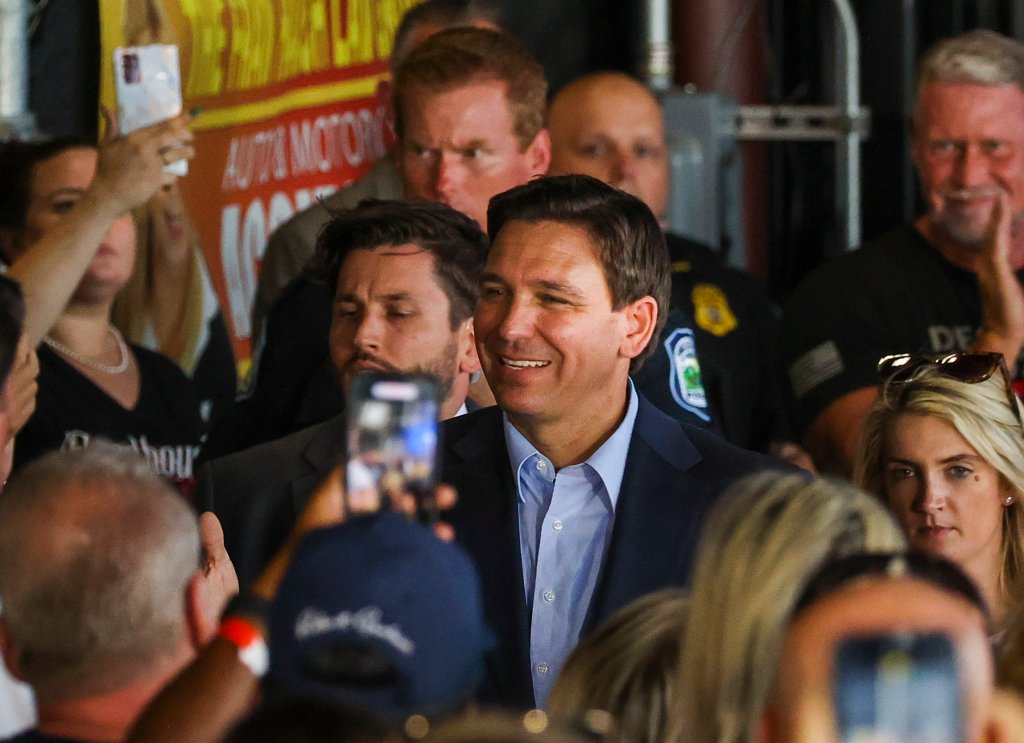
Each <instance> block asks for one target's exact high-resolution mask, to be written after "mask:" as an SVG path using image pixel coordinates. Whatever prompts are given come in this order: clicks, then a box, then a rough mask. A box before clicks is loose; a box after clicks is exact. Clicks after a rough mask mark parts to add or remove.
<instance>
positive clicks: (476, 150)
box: [0, 0, 1024, 743]
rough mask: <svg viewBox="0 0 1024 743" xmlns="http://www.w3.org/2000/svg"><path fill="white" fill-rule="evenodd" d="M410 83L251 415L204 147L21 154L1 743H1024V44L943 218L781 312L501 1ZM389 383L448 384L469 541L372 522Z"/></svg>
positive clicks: (993, 50)
mask: <svg viewBox="0 0 1024 743" xmlns="http://www.w3.org/2000/svg"><path fill="white" fill-rule="evenodd" d="M394 49H395V55H394V58H393V59H392V73H393V76H392V81H391V85H392V88H393V89H392V96H393V98H392V100H393V115H394V123H395V131H396V138H397V141H396V145H395V151H394V153H393V157H392V158H389V159H386V160H383V161H381V162H380V163H378V164H377V166H375V167H374V169H373V170H372V171H370V173H369V174H368V175H367V176H366V177H365V179H363V180H361V181H357V182H356V183H354V184H352V185H350V186H347V187H345V188H342V189H340V190H338V191H337V192H335V193H334V194H333V195H331V196H330V197H328V198H327V199H325V200H324V201H322V202H318V203H316V204H314V205H312V206H311V207H309V208H308V209H307V210H305V211H303V212H300V213H299V214H297V215H296V216H295V217H293V218H292V219H291V220H290V221H288V222H285V223H284V224H282V225H281V226H280V227H279V228H278V229H277V231H276V232H275V233H274V235H272V237H271V239H270V241H269V243H268V246H267V250H266V255H265V258H264V260H263V265H262V268H261V274H260V282H259V289H258V293H257V297H256V298H255V300H256V301H255V313H256V317H255V318H254V327H256V328H259V336H260V337H259V339H258V343H257V352H256V364H255V372H254V374H255V379H254V382H253V384H252V385H251V389H250V393H249V394H248V396H247V397H245V398H244V399H235V397H236V396H235V386H236V385H235V379H234V368H235V364H234V359H233V357H232V351H231V344H230V341H229V336H228V332H227V326H226V325H225V321H224V318H223V316H222V314H221V312H220V309H219V307H218V304H217V300H216V296H215V294H214V293H213V291H212V289H211V284H210V280H209V278H208V275H207V270H206V266H205V263H204V260H205V258H204V253H203V250H202V247H201V246H200V245H199V242H198V238H197V236H196V233H195V230H194V228H193V227H192V225H191V221H190V218H189V215H188V214H187V211H186V210H185V207H184V202H183V201H182V199H181V195H180V193H179V191H178V186H177V184H176V182H175V181H174V177H173V176H169V175H168V174H167V172H166V171H165V169H164V168H165V166H166V165H168V164H170V163H173V162H176V161H178V160H181V159H188V158H192V157H193V156H200V157H201V156H202V155H201V153H198V155H197V153H196V152H195V151H194V147H193V143H192V135H191V133H190V132H189V124H190V116H189V115H187V114H183V115H181V116H179V117H176V118H174V119H171V120H169V121H167V122H164V123H162V124H157V125H155V126H152V127H149V128H145V129H140V130H137V131H135V132H132V133H130V134H127V135H119V134H118V132H117V130H116V124H114V123H111V125H110V127H109V130H108V132H107V135H106V137H105V138H104V139H103V141H102V142H100V143H99V144H98V145H97V144H95V143H90V142H84V141H80V140H64V139H56V140H45V141H41V142H24V143H19V142H11V143H5V144H3V145H0V173H2V174H3V175H2V177H0V257H2V259H3V260H4V262H5V263H6V265H7V270H6V273H4V274H0V382H2V385H0V390H2V391H0V444H2V447H3V448H2V452H0V480H2V482H3V486H2V487H3V489H2V492H0V652H2V655H3V660H4V665H5V666H6V669H7V671H6V673H5V674H2V675H0V739H3V740H11V741H17V742H18V743H31V742H32V741H45V742H49V743H97V742H102V743H109V742H114V741H141V742H151V743H153V742H158V741H168V742H177V741H190V742H196V743H203V742H204V741H209V742H211V743H213V742H214V741H237V742H242V741H339V742H340V741H353V742H363V741H366V742H369V741H375V742H390V741H396V742H397V741H403V740H425V741H431V742H433V743H448V742H455V741H465V742H467V743H468V742H471V741H494V742H495V743H498V742H504V741H509V742H513V743H514V742H517V741H536V742H537V743H544V742H545V741H552V742H558V743H562V742H564V743H574V742H580V741H603V742H604V743H633V742H641V743H683V741H700V742H701V743H704V742H714V743H804V742H810V741H814V742H815V743H818V742H828V741H836V743H839V742H840V741H855V740H880V741H901V742H907V743H910V742H911V741H935V742H937V743H945V742H946V741H948V742H949V743H954V742H961V743H982V742H993V741H1024V600H1022V594H1021V591H1022V581H1024V516H1022V515H1021V513H1022V512H1021V509H1022V508H1024V405H1022V403H1021V400H1020V399H1019V398H1018V395H1017V385H1018V382H1017V380H1018V377H1019V376H1021V367H1020V363H1019V359H1020V357H1021V353H1022V350H1024V289H1022V285H1021V281H1024V273H1022V271H1024V46H1022V45H1021V44H1020V43H1018V42H1016V41H1013V40H1011V39H1008V38H1005V37H1003V36H1000V35H998V34H995V33H993V32H987V31H974V32H970V33H968V34H965V35H962V36H959V37H956V38H952V39H947V40H944V41H941V42H939V43H938V44H937V45H936V46H935V47H934V48H933V49H931V50H929V51H928V52H927V54H926V55H925V56H924V57H923V58H922V60H921V63H920V71H919V82H918V87H917V95H916V100H915V105H914V109H913V117H912V127H913V129H912V133H913V156H914V162H915V165H916V167H917V169H918V172H919V175H920V176H921V182H922V186H923V189H924V194H925V197H926V205H927V210H926V212H925V213H924V214H922V215H921V216H920V218H919V219H918V220H917V221H916V222H915V223H914V224H913V225H907V226H904V227H901V228H898V229H897V230H895V231H894V232H893V233H890V234H888V235H886V236H884V237H882V238H880V239H879V240H878V241H876V242H874V243H871V244H868V245H865V246H864V247H863V248H860V249H858V250H856V251H853V252H851V253H850V254H848V255H845V256H843V257H842V258H840V259H839V260H836V261H834V262H833V263H831V264H829V265H827V266H824V267H822V268H820V269H818V270H816V271H815V272H812V273H811V274H810V275H809V276H808V277H807V278H806V279H805V281H804V283H803V285H801V286H800V287H799V288H798V289H797V291H796V292H795V293H794V295H793V296H792V297H791V298H789V300H788V301H787V302H786V303H785V308H784V311H781V312H780V311H779V310H778V309H777V308H776V307H775V305H774V304H773V303H772V301H771V299H770V298H769V297H768V295H767V293H766V292H765V291H764V289H763V288H762V287H761V286H760V285H759V284H758V282H757V281H756V280H755V279H754V278H752V277H751V276H749V275H747V274H745V273H743V272H741V271H739V270H737V269H735V268H731V267H727V266H726V265H724V264H723V263H722V261H721V259H720V258H719V256H718V253H717V252H716V249H715V248H716V246H706V245H702V244H700V243H697V242H694V241H693V240H691V239H689V238H687V237H686V236H682V235H676V234H673V233H671V232H666V231H665V229H664V228H665V219H666V209H667V204H668V194H669V188H668V187H669V182H668V162H667V161H668V147H667V143H666V135H665V128H664V123H663V121H662V115H661V110H660V107H659V103H658V100H657V98H656V97H655V95H653V94H652V92H651V91H649V90H648V89H647V88H645V87H644V86H643V85H642V84H641V83H640V82H638V81H637V80H635V79H632V78H630V77H629V76H627V75H624V74H621V73H618V72H596V73H593V74H590V75H587V76H585V77H583V78H581V79H579V80H576V81H574V82H572V83H570V84H569V85H567V86H565V87H564V88H563V89H562V90H560V91H557V92H555V94H554V95H553V96H552V95H549V91H548V86H547V82H546V79H545V75H544V71H543V69H542V68H541V66H540V65H539V64H538V63H537V61H536V60H535V59H534V58H533V56H532V55H531V54H530V52H529V51H528V50H527V49H525V48H524V47H523V45H522V44H520V43H519V42H518V41H517V40H516V39H514V38H512V37H511V36H509V35H508V34H506V33H504V32H503V31H502V30H501V29H500V18H499V17H498V16H497V14H496V13H495V12H494V11H493V9H491V8H488V7H484V6H482V5H480V4H478V3H476V2H473V1H471V0H425V1H424V2H422V3H420V4H418V5H416V6H415V7H414V8H413V9H412V10H410V11H409V12H408V13H407V15H406V17H405V18H404V19H403V21H402V23H401V24H400V26H399V28H398V30H397V35H396V39H395V43H394ZM680 197H681V198H685V194H683V195H681V196H680ZM367 372H383V373H387V374H407V373H414V374H422V375H426V376H428V377H429V378H430V379H431V380H433V382H434V384H435V385H436V388H437V391H438V406H437V411H438V417H439V419H440V422H439V436H438V441H439V452H438V457H437V459H438V468H437V470H438V471H437V477H436V480H437V482H438V483H439V484H438V486H437V489H436V491H435V492H434V493H433V494H432V498H433V502H434V504H435V505H436V509H437V511H438V513H439V516H440V518H439V520H432V522H431V523H429V524H424V523H417V520H416V518H415V516H416V507H417V504H416V501H415V499H413V498H412V497H410V496H409V494H408V493H404V492H402V491H401V489H389V491H388V492H387V496H388V497H386V498H384V499H383V500H384V501H385V502H384V503H381V502H380V499H377V500H372V499H371V500H367V499H364V498H358V499H357V498H349V497H348V495H347V494H348V493H349V491H352V490H354V489H355V485H354V483H347V482H346V471H345V468H344V467H343V466H342V461H343V457H342V454H343V452H344V450H345V442H346V426H347V421H346V417H345V407H346V403H345V396H346V391H347V390H348V389H349V385H350V383H351V382H352V381H353V380H354V379H359V378H361V377H360V375H363V374H365V373H367ZM367 471H369V470H368V468H367ZM819 473H821V474H819ZM8 476H9V481H8ZM348 485H352V487H348ZM28 690H30V692H29V691H28ZM4 736H8V737H7V738H4ZM11 736H13V737H11Z"/></svg>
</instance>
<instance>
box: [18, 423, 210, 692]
mask: <svg viewBox="0 0 1024 743" xmlns="http://www.w3.org/2000/svg"><path fill="white" fill-rule="evenodd" d="M199 548H200V545H199V529H198V524H197V521H196V518H195V515H194V514H193V512H192V509H191V508H190V507H189V506H188V504H187V503H186V502H185V501H184V500H183V499H182V497H181V496H180V495H179V494H178V493H177V492H176V491H175V490H174V489H173V488H172V487H171V486H170V485H169V484H168V483H167V482H166V481H165V480H163V479H162V478H160V477H159V476H157V475H155V474H154V473H153V472H152V470H151V469H150V467H149V465H148V463H147V462H146V460H145V459H144V458H143V457H141V456H140V455H139V454H137V453H136V452H134V451H132V450H131V449H129V448H127V447H124V446H117V445H114V444H111V443H107V442H102V441H99V442H97V441H93V442H91V443H90V444H89V446H87V447H85V448H82V449H77V450H72V451H63V452H60V451H58V452H51V453H50V454H47V455H46V456H44V457H42V458H40V459H38V460H36V461H34V462H32V463H30V464H28V465H26V466H25V467H24V468H23V469H22V470H20V471H19V472H17V473H16V475H15V476H14V477H12V478H11V481H10V483H9V484H8V486H7V488H6V489H5V491H4V493H3V496H2V497H0V599H2V601H3V614H2V616H0V622H2V623H3V625H4V629H5V630H6V632H7V634H8V636H9V638H10V640H11V642H12V645H13V646H14V648H15V649H16V650H17V651H19V656H18V662H19V666H20V670H21V672H22V675H23V676H24V678H25V680H26V681H27V682H28V683H29V684H30V685H31V686H32V687H33V689H34V690H35V693H36V695H37V697H38V698H39V700H40V702H41V703H44V704H45V703H49V702H52V701H57V700H61V699H68V698H74V697H78V696H85V695H93V694H101V693H105V692H108V691H111V690H113V689H117V688H119V687H121V686H123V685H125V684H127V683H130V682H132V681H134V680H136V679H138V678H142V677H145V676H146V675H148V674H149V673H151V672H153V671H154V670H155V669H157V668H159V667H160V665H161V664H162V663H164V662H166V661H167V660H170V659H172V657H173V655H174V654H175V653H176V652H177V650H178V648H180V647H181V646H182V643H184V642H185V640H186V637H187V633H186V626H185V610H184V606H185V603H184V602H185V599H184V596H185V589H186V587H187V585H188V583H189V580H190V578H191V577H192V575H193V574H194V573H195V571H196V569H197V568H198V566H199Z"/></svg>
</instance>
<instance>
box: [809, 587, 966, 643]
mask: <svg viewBox="0 0 1024 743" xmlns="http://www.w3.org/2000/svg"><path fill="white" fill-rule="evenodd" d="M983 624H984V620H983V617H982V615H981V613H980V612H979V611H978V610H977V609H976V608H975V607H973V606H972V605H971V604H970V603H968V601H967V600H966V599H964V598H961V597H959V596H957V595H955V594H953V593H951V592H949V591H946V590H943V589H941V588H939V587H937V586H935V585H932V584H930V583H927V582H925V581H922V580H918V579H914V578H900V579H890V578H868V579H862V580H859V581H856V582H854V583H851V584H850V585H848V586H844V587H843V588H840V589H838V590H837V591H835V592H834V593H832V594H830V595H828V596H825V597H823V598H822V599H820V600H819V601H816V602H815V603H814V604H812V605H810V606H809V607H807V608H806V609H805V610H804V611H803V613H802V614H801V616H799V617H798V618H797V620H796V621H795V622H794V623H793V631H794V634H795V636H796V637H797V638H799V639H800V640H801V643H800V644H801V645H802V646H803V647H804V648H807V649H813V648H818V649H819V650H820V649H823V648H824V647H826V645H827V646H830V647H835V645H836V644H837V643H838V642H839V641H840V640H841V639H842V638H844V637H847V636H850V635H855V634H864V633H878V632H901V631H929V632H944V633H946V634H949V635H950V636H951V637H958V636H962V635H965V634H969V633H971V632H977V631H983V630H982V629H981V628H982V627H983Z"/></svg>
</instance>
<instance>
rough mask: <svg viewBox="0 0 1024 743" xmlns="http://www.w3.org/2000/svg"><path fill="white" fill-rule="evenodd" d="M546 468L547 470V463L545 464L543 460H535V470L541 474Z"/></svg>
mask: <svg viewBox="0 0 1024 743" xmlns="http://www.w3.org/2000/svg"><path fill="white" fill-rule="evenodd" d="M547 468H548V463H547V462H545V461H544V460H543V459H538V460H537V469H539V470H540V471H541V472H543V471H544V470H546V469H547Z"/></svg>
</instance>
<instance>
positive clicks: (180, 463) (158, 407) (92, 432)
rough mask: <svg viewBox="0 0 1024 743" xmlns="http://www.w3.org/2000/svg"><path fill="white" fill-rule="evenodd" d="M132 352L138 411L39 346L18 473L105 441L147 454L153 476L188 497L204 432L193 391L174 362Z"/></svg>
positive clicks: (141, 350) (16, 449)
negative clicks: (59, 452) (51, 454)
mask: <svg viewBox="0 0 1024 743" xmlns="http://www.w3.org/2000/svg"><path fill="white" fill-rule="evenodd" d="M131 348H132V351H133V352H134V354H135V359H136V361H137V362H138V366H139V377H140V389H139V400H138V403H137V404H136V405H135V408H134V409H132V410H128V409H126V408H124V407H122V406H121V404H120V403H118V402H117V401H116V400H114V399H113V398H112V397H110V395H108V394H107V393H106V392H104V391H103V390H101V389H100V388H99V387H97V386H96V385H95V384H94V383H93V382H92V380H90V379H89V378H88V377H86V376H85V375H83V374H81V373H80V372H79V371H78V370H77V369H76V368H75V367H74V366H72V365H71V364H69V363H68V362H66V361H65V360H64V359H63V358H61V356H60V354H58V353H57V352H56V351H54V350H53V349H51V348H50V347H49V346H47V345H46V344H42V345H40V346H39V392H38V394H37V396H36V411H35V413H34V414H33V415H32V417H31V418H30V419H29V421H28V423H26V424H25V427H24V428H23V429H22V430H21V431H20V432H19V433H18V438H17V441H16V443H15V447H14V467H15V469H17V468H18V467H20V466H21V465H23V464H25V463H27V462H30V461H32V460H33V459H35V458H36V457H39V456H40V455H42V454H44V453H46V452H48V451H52V450H54V449H73V448H77V447H80V446H84V445H85V444H86V443H88V441H89V439H90V438H91V437H93V436H102V437H104V438H106V439H109V440H111V441H113V442H115V443H119V444H128V445H129V446H131V447H132V448H133V449H135V450H136V451H139V452H141V453H142V454H144V455H145V456H146V458H147V459H148V460H149V462H150V464H152V466H153V469H154V471H156V472H157V473H159V474H161V475H163V476H164V477H166V478H167V479H169V480H170V481H171V482H173V483H174V484H175V485H176V486H177V487H178V488H179V489H180V490H181V491H182V493H183V494H184V495H186V496H191V492H192V486H193V485H194V483H195V475H194V469H193V467H194V462H195V460H196V458H197V456H198V454H199V448H200V445H201V443H202V432H203V429H202V422H201V421H200V418H199V403H198V400H197V399H196V395H195V391H194V390H193V388H192V384H191V382H189V380H188V378H187V377H185V375H184V373H183V372H182V371H181V369H179V368H178V366H177V365H176V364H175V363H174V362H173V361H171V360H170V359H168V358H166V357H165V356H162V355H160V354H158V353H154V352H153V351H147V350H146V349H145V348H142V347H140V346H136V345H134V344H133V345H132V347H131Z"/></svg>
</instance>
